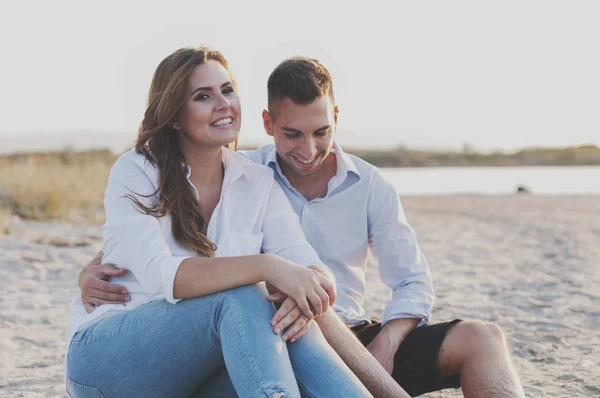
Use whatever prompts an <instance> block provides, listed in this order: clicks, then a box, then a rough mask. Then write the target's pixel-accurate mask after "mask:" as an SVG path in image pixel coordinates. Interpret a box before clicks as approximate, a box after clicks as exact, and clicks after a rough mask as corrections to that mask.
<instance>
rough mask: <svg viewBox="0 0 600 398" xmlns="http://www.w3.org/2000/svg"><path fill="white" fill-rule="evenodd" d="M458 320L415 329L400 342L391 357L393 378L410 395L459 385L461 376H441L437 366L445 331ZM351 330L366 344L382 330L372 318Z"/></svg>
mask: <svg viewBox="0 0 600 398" xmlns="http://www.w3.org/2000/svg"><path fill="white" fill-rule="evenodd" d="M458 322H460V319H455V320H453V321H452V322H444V323H436V324H433V325H427V326H422V327H420V328H416V329H415V330H413V331H412V332H411V333H410V334H409V335H408V336H407V337H406V339H405V340H404V342H402V345H400V348H399V349H398V351H397V352H396V357H395V358H394V370H393V372H392V377H393V378H394V380H396V381H397V382H398V384H400V386H401V387H402V388H404V390H406V392H407V393H409V394H410V395H411V396H412V397H416V396H418V395H421V394H425V393H427V392H430V391H438V390H443V389H444V388H459V387H460V375H454V376H450V377H443V376H442V375H441V374H440V371H439V369H438V366H437V358H438V354H439V352H440V348H441V347H442V342H443V341H444V338H445V337H446V333H448V330H450V328H451V327H452V326H454V325H455V324H457V323H458ZM352 331H353V332H354V333H355V334H356V336H357V337H358V339H359V340H360V341H361V342H362V343H363V345H365V346H367V345H368V344H369V343H370V342H371V341H372V340H373V339H374V338H375V336H377V334H378V333H379V332H380V331H381V323H380V322H379V320H377V319H375V318H373V319H372V321H371V323H364V324H361V325H358V326H354V327H353V328H352Z"/></svg>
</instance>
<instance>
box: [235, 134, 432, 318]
mask: <svg viewBox="0 0 600 398" xmlns="http://www.w3.org/2000/svg"><path fill="white" fill-rule="evenodd" d="M333 152H334V153H335V155H336V161H337V173H336V175H335V176H334V177H333V178H332V179H331V180H330V181H329V185H328V188H327V195H326V196H325V197H324V198H317V199H313V200H311V201H307V200H306V199H305V198H304V197H303V196H302V195H301V194H300V193H299V192H298V191H297V190H296V189H295V188H294V187H293V186H292V185H291V184H290V183H289V181H288V180H287V178H286V177H285V176H284V175H283V173H282V171H281V168H280V166H279V163H278V160H277V152H276V149H275V145H273V144H271V145H265V146H263V147H261V148H259V149H257V150H253V151H241V153H242V154H244V155H245V156H247V157H248V158H250V159H252V160H253V161H255V162H256V163H260V164H263V165H266V166H269V167H270V168H271V169H272V170H273V171H274V173H275V180H276V181H277V182H278V183H279V185H280V186H281V188H282V189H283V191H284V192H285V195H286V196H287V198H288V200H289V202H290V203H291V205H292V208H293V209H294V212H295V213H296V214H297V215H298V217H299V219H300V223H301V226H302V230H303V231H304V235H305V237H306V239H307V240H308V242H309V243H310V244H311V245H312V247H313V248H314V249H315V250H316V251H317V253H318V254H319V257H320V258H321V260H322V261H323V263H325V264H326V265H327V266H328V267H329V269H330V270H331V271H333V273H334V275H335V278H336V282H337V299H336V303H335V306H334V308H335V310H336V312H337V313H338V314H339V315H340V316H341V317H342V318H343V319H344V321H345V322H346V323H347V324H349V325H357V324H360V323H362V322H364V321H369V320H370V317H369V314H367V313H366V311H365V309H364V300H365V290H366V282H365V276H366V268H367V257H368V252H369V248H370V249H371V252H372V254H373V255H374V257H375V258H376V259H377V260H378V264H379V274H380V276H381V280H382V281H383V283H385V284H386V285H387V286H389V287H390V288H391V289H392V299H391V300H390V301H389V303H388V304H387V305H386V307H385V310H384V315H383V323H384V324H385V323H386V322H388V321H390V320H392V319H396V318H419V319H423V320H422V321H421V323H420V325H424V324H427V323H428V322H429V318H430V314H431V307H432V305H433V300H434V292H433V286H432V282H431V274H430V271H429V266H428V264H427V261H426V259H425V257H424V255H423V253H422V252H421V249H420V248H419V246H418V244H417V239H416V236H415V232H414V231H413V229H412V228H411V227H410V225H409V224H408V222H407V220H406V217H405V215H404V211H403V209H402V204H401V203H400V200H399V198H398V194H397V192H396V190H395V188H394V187H393V186H392V185H391V184H390V183H389V182H387V181H386V180H385V179H384V178H383V177H382V175H381V173H380V171H379V169H378V168H376V167H375V166H373V165H371V164H369V163H367V162H365V161H363V160H361V159H360V158H358V157H356V156H352V155H349V154H346V153H344V152H343V150H342V148H341V147H340V146H339V145H338V144H337V143H336V144H335V145H334V149H333Z"/></svg>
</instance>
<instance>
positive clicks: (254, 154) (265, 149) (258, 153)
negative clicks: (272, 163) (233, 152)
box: [237, 144, 275, 165]
mask: <svg viewBox="0 0 600 398" xmlns="http://www.w3.org/2000/svg"><path fill="white" fill-rule="evenodd" d="M273 150H275V145H274V144H267V145H263V146H261V147H260V148H258V149H252V150H240V151H238V152H237V153H239V154H241V155H243V156H245V157H246V158H247V159H250V160H251V161H253V162H254V163H258V164H262V165H267V163H268V162H269V158H270V154H271V153H272V151H273Z"/></svg>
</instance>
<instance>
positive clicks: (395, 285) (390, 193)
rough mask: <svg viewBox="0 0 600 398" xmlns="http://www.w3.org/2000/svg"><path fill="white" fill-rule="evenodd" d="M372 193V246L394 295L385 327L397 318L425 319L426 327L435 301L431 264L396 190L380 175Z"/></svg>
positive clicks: (385, 312)
mask: <svg viewBox="0 0 600 398" xmlns="http://www.w3.org/2000/svg"><path fill="white" fill-rule="evenodd" d="M371 188H372V189H371V190H370V193H369V195H370V196H369V206H368V226H369V244H370V246H371V248H372V252H373V254H374V255H375V257H376V258H377V259H378V261H379V273H380V277H381V280H382V282H383V283H385V284H386V285H387V286H389V287H390V288H391V289H392V291H393V293H392V299H391V300H390V302H389V303H388V304H387V306H386V307H385V310H384V314H383V324H385V323H387V322H388V321H390V320H392V319H398V318H419V319H422V321H421V322H420V324H419V326H421V325H424V324H427V323H428V322H429V318H430V315H431V307H432V305H433V300H434V292H433V286H432V282H431V274H430V271H429V265H428V264H427V260H426V259H425V256H424V255H423V253H422V252H421V249H420V248H419V246H418V244H417V238H416V235H415V232H414V230H413V229H412V228H411V227H410V225H409V224H408V222H407V220H406V216H405V214H404V210H403V209H402V204H401V203H400V199H399V198H398V194H397V192H396V190H395V188H394V187H393V186H392V185H391V184H390V183H388V182H386V181H385V180H384V179H383V178H382V177H381V176H380V175H377V176H376V177H375V178H374V180H373V185H372V187H371Z"/></svg>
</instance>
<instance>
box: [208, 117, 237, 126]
mask: <svg viewBox="0 0 600 398" xmlns="http://www.w3.org/2000/svg"><path fill="white" fill-rule="evenodd" d="M231 123H233V119H232V118H230V117H228V118H225V119H221V120H217V121H216V122H214V123H213V124H211V126H225V125H228V124H231Z"/></svg>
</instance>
